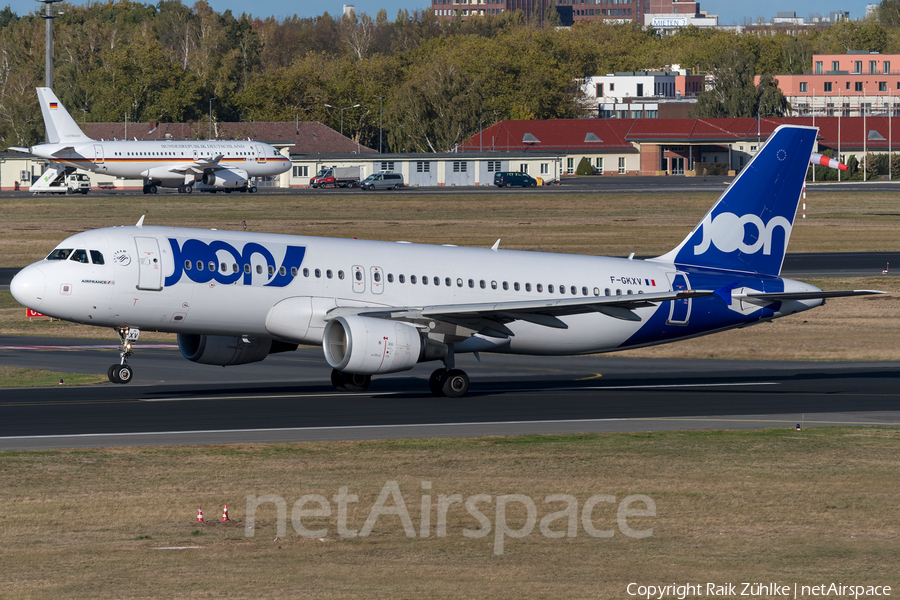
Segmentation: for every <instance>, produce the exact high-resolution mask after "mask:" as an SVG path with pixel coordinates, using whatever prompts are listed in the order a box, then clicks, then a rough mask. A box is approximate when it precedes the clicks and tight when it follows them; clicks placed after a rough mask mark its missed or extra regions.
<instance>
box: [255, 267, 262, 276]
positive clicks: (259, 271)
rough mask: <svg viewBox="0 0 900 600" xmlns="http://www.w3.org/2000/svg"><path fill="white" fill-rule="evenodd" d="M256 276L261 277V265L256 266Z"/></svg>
mask: <svg viewBox="0 0 900 600" xmlns="http://www.w3.org/2000/svg"><path fill="white" fill-rule="evenodd" d="M256 274H257V275H262V265H256Z"/></svg>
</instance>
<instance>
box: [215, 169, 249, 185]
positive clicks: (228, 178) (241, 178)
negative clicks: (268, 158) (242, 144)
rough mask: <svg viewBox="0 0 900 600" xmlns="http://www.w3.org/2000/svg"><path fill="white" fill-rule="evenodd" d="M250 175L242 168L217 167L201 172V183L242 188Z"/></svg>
mask: <svg viewBox="0 0 900 600" xmlns="http://www.w3.org/2000/svg"><path fill="white" fill-rule="evenodd" d="M249 178H250V177H249V176H248V175H247V171H245V170H244V169H219V170H218V171H208V172H206V173H204V174H203V183H205V184H206V185H209V186H212V187H217V188H242V187H246V186H247V180H248V179H249Z"/></svg>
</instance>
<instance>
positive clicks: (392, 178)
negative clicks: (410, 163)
mask: <svg viewBox="0 0 900 600" xmlns="http://www.w3.org/2000/svg"><path fill="white" fill-rule="evenodd" d="M359 187H361V188H362V189H364V190H391V189H394V190H399V189H403V175H401V174H400V173H372V174H371V175H369V176H368V177H366V178H365V179H363V180H362V181H361V182H359Z"/></svg>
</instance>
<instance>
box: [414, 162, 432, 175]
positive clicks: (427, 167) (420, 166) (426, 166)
mask: <svg viewBox="0 0 900 600" xmlns="http://www.w3.org/2000/svg"><path fill="white" fill-rule="evenodd" d="M416 173H431V161H429V160H417V161H416Z"/></svg>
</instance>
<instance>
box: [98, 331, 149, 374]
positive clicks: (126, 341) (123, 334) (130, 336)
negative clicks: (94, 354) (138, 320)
mask: <svg viewBox="0 0 900 600" xmlns="http://www.w3.org/2000/svg"><path fill="white" fill-rule="evenodd" d="M116 334H117V335H118V336H119V364H117V365H111V366H110V367H109V370H107V372H106V376H107V377H109V380H110V381H111V382H112V383H128V382H129V381H131V379H132V377H134V371H132V370H131V367H129V366H128V357H129V356H131V355H132V353H133V352H134V350H132V348H131V343H132V342H136V341H137V339H138V336H140V334H141V332H140V330H138V329H134V328H130V327H117V328H116Z"/></svg>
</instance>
